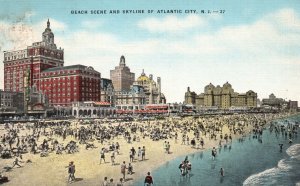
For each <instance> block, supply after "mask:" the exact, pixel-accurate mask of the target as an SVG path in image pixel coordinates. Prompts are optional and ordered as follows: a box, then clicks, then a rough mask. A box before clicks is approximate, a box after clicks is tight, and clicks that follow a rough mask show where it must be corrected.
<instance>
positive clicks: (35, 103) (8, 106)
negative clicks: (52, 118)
mask: <svg viewBox="0 0 300 186" xmlns="http://www.w3.org/2000/svg"><path fill="white" fill-rule="evenodd" d="M24 98H25V96H24V93H23V92H11V91H2V90H0V113H1V114H6V113H8V114H24V113H25V112H26V113H27V114H31V113H33V114H35V113H45V111H46V110H47V108H48V100H47V99H46V98H45V95H43V94H42V93H40V92H37V91H36V90H35V89H31V90H30V92H29V96H28V100H27V101H28V103H26V104H25V101H24Z"/></svg>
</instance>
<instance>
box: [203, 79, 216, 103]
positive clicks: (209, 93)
mask: <svg viewBox="0 0 300 186" xmlns="http://www.w3.org/2000/svg"><path fill="white" fill-rule="evenodd" d="M214 89H215V86H214V85H213V84H212V83H209V85H207V86H205V88H204V106H206V107H212V106H213V105H214V99H213V91H214Z"/></svg>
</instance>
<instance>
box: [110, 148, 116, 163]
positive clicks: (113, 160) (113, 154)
mask: <svg viewBox="0 0 300 186" xmlns="http://www.w3.org/2000/svg"><path fill="white" fill-rule="evenodd" d="M110 159H111V165H115V151H114V150H113V151H112V152H111V156H110Z"/></svg>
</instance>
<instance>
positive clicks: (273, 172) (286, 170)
mask: <svg viewBox="0 0 300 186" xmlns="http://www.w3.org/2000/svg"><path fill="white" fill-rule="evenodd" d="M286 153H287V154H288V155H289V156H290V158H287V159H281V160H280V161H279V162H278V164H277V166H276V167H274V168H271V169H267V170H265V171H262V172H260V173H257V174H253V175H251V176H250V177H248V178H247V179H246V180H245V181H244V183H243V185H245V186H249V185H281V184H280V183H281V182H282V181H283V180H284V178H286V177H288V176H289V175H290V176H294V174H295V170H294V169H296V172H297V171H298V168H297V167H295V166H296V164H297V163H296V162H298V161H299V159H298V158H299V157H300V144H295V145H292V146H290V147H289V148H288V149H287V150H286ZM298 164H299V163H298ZM298 167H299V166H298ZM296 174H297V173H296ZM296 176H298V175H296ZM293 185H295V183H294V184H293ZM296 185H297V186H300V182H298V183H297V184H296Z"/></svg>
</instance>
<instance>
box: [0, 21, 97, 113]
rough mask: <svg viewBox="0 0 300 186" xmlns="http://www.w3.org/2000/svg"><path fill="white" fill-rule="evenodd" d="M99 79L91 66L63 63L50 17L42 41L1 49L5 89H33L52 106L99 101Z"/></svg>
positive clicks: (22, 90) (20, 90) (62, 56)
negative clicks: (66, 64)
mask: <svg viewBox="0 0 300 186" xmlns="http://www.w3.org/2000/svg"><path fill="white" fill-rule="evenodd" d="M100 79H101V75H100V73H99V72H97V71H95V70H94V69H93V68H92V67H86V66H83V65H71V66H64V50H63V49H61V48H59V49H58V48H57V47H56V44H55V43H54V34H53V32H52V31H51V29H50V21H49V20H48V21H47V28H46V29H45V31H44V32H43V34H42V41H41V42H35V43H33V44H32V46H28V47H27V48H26V49H24V50H18V51H11V52H4V90H5V91H13V92H26V91H27V90H30V89H31V88H33V89H35V90H37V91H38V92H42V93H44V94H45V95H46V96H47V97H48V100H49V105H51V106H63V107H67V106H71V103H72V102H73V101H100V92H101V91H100ZM24 88H26V91H25V89H24ZM26 95H27V94H26Z"/></svg>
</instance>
